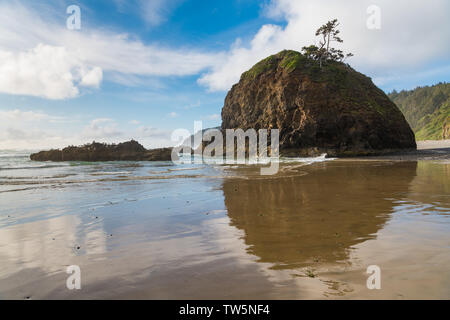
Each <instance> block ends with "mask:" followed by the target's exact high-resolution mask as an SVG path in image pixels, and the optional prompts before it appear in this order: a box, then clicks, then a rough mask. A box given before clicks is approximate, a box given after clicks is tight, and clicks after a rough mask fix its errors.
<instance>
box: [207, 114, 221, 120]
mask: <svg viewBox="0 0 450 320" xmlns="http://www.w3.org/2000/svg"><path fill="white" fill-rule="evenodd" d="M206 119H207V120H220V114H217V113H216V114H211V115H209V116H207V117H206Z"/></svg>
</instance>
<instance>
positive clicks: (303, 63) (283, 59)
mask: <svg viewBox="0 0 450 320" xmlns="http://www.w3.org/2000/svg"><path fill="white" fill-rule="evenodd" d="M279 67H281V68H283V69H285V70H286V71H287V72H288V73H291V72H292V71H294V70H296V69H300V70H301V71H302V73H304V74H306V75H309V76H310V77H311V79H312V80H313V81H330V82H333V83H336V84H339V83H341V84H343V83H344V82H346V81H347V80H348V77H347V75H348V74H349V71H350V70H352V69H351V68H349V67H348V66H347V65H346V64H344V63H341V62H335V61H327V62H326V63H324V65H323V68H322V69H321V68H320V66H319V63H318V62H317V61H314V60H312V59H309V58H307V57H306V56H304V55H303V54H301V53H300V52H297V51H293V50H283V51H281V52H279V53H277V54H274V55H271V56H269V57H267V58H265V59H263V60H261V61H260V62H258V63H257V64H255V65H254V66H253V67H252V68H251V69H250V70H248V71H247V72H244V73H243V74H242V77H241V79H245V80H247V79H249V80H253V79H255V78H256V77H258V76H259V75H260V74H262V73H265V72H268V71H272V70H273V71H275V70H277V68H279Z"/></svg>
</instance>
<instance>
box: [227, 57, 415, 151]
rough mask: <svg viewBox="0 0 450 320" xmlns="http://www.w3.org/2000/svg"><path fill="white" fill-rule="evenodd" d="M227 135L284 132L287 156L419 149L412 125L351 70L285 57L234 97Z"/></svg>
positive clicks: (245, 78) (261, 66)
mask: <svg viewBox="0 0 450 320" xmlns="http://www.w3.org/2000/svg"><path fill="white" fill-rule="evenodd" d="M222 121H223V122H222V129H237V128H240V129H244V130H247V129H250V128H254V129H256V130H258V129H269V128H271V129H279V130H280V151H281V154H282V155H283V154H284V155H287V156H314V155H318V154H321V153H327V154H328V155H329V156H355V155H370V154H379V153H387V152H393V151H399V150H405V149H416V142H415V138H414V133H413V131H412V130H411V128H410V126H409V125H408V123H407V122H406V120H405V117H404V116H403V114H402V113H401V111H400V110H399V109H398V108H397V106H396V105H395V104H394V103H393V102H392V101H391V100H390V99H389V98H388V96H387V95H386V94H385V93H384V92H383V91H382V90H381V89H379V88H377V87H376V86H375V85H374V84H373V82H372V80H371V79H370V78H369V77H367V76H365V75H363V74H361V73H359V72H357V71H355V70H354V69H352V68H351V67H350V66H349V65H347V64H344V63H341V62H334V61H330V62H327V63H326V64H325V65H324V66H323V68H320V66H319V65H318V63H317V62H316V61H313V60H311V59H308V58H306V57H305V56H304V55H302V54H301V53H299V52H296V51H288V50H285V51H282V52H280V53H278V54H276V55H273V56H270V57H268V58H266V59H264V60H262V61H260V62H259V63H257V64H256V65H255V66H253V68H251V69H250V70H249V71H247V72H245V73H243V74H242V76H241V79H240V81H239V83H237V84H235V85H234V86H233V87H232V89H231V90H230V91H229V92H228V95H227V97H226V99H225V104H224V107H223V109H222Z"/></svg>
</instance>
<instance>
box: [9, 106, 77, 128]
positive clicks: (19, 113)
mask: <svg viewBox="0 0 450 320" xmlns="http://www.w3.org/2000/svg"><path fill="white" fill-rule="evenodd" d="M40 121H48V122H51V123H52V122H53V123H56V122H66V121H69V120H68V119H66V118H65V117H61V116H51V115H49V114H47V113H44V112H42V111H23V110H19V109H14V110H0V124H2V125H7V124H9V123H11V122H40Z"/></svg>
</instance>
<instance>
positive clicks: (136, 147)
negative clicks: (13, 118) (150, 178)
mask: <svg viewBox="0 0 450 320" xmlns="http://www.w3.org/2000/svg"><path fill="white" fill-rule="evenodd" d="M171 153H172V148H162V149H153V150H147V149H145V148H144V147H143V146H142V145H141V144H139V143H138V142H137V141H134V140H131V141H128V142H123V143H119V144H104V143H97V142H93V143H91V144H86V145H84V146H80V147H74V146H70V147H67V148H64V149H62V150H50V151H41V152H38V153H35V154H32V155H31V156H30V159H31V160H34V161H89V162H91V161H169V160H171Z"/></svg>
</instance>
